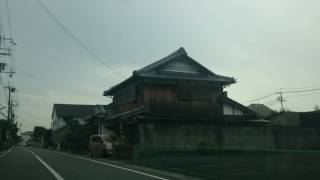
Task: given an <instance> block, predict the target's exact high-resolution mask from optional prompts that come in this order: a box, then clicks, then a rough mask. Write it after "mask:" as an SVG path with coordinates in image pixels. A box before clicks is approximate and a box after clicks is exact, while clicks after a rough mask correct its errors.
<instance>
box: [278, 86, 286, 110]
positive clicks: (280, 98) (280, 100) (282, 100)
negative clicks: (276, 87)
mask: <svg viewBox="0 0 320 180" xmlns="http://www.w3.org/2000/svg"><path fill="white" fill-rule="evenodd" d="M278 94H279V97H278V101H279V102H280V104H281V109H280V112H283V111H284V108H283V102H284V101H285V100H284V99H283V95H282V88H281V89H280V92H278Z"/></svg>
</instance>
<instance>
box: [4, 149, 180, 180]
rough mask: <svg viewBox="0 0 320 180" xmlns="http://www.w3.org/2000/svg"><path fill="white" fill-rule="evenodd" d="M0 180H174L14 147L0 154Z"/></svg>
mask: <svg viewBox="0 0 320 180" xmlns="http://www.w3.org/2000/svg"><path fill="white" fill-rule="evenodd" d="M0 179H1V180H6V179H10V180H15V179H17V180H22V179H23V180H24V179H32V180H37V179H41V180H46V179H49V180H51V179H52V180H55V179H58V180H62V179H75V180H82V179H92V180H100V179H104V180H106V179H108V180H113V179H115V180H122V179H128V180H165V179H177V178H171V177H170V176H165V175H163V174H161V175H157V174H156V173H155V174H152V173H150V172H148V171H143V170H140V169H139V170H137V169H133V168H128V167H124V166H121V165H119V164H114V163H110V162H108V161H107V160H100V159H89V158H87V157H82V156H77V155H70V154H66V153H60V152H55V151H51V150H43V149H38V148H30V147H28V148H25V147H15V148H13V149H12V150H11V151H10V152H8V153H6V154H3V155H0Z"/></svg>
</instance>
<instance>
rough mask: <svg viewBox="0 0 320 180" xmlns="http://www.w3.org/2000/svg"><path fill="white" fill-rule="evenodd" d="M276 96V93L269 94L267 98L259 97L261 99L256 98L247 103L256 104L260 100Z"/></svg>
mask: <svg viewBox="0 0 320 180" xmlns="http://www.w3.org/2000/svg"><path fill="white" fill-rule="evenodd" d="M274 95H276V93H271V94H268V95H265V96H262V97H259V98H255V99H252V100H250V101H247V102H246V103H249V102H256V101H259V100H262V99H265V98H268V97H271V96H274Z"/></svg>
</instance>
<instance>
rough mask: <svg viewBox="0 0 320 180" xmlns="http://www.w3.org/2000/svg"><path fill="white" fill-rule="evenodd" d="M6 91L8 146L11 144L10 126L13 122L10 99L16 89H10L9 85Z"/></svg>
mask: <svg viewBox="0 0 320 180" xmlns="http://www.w3.org/2000/svg"><path fill="white" fill-rule="evenodd" d="M5 88H6V89H8V93H9V96H8V112H7V121H8V138H9V142H10V144H11V143H12V125H13V123H14V122H12V121H13V113H12V98H11V93H14V92H15V91H16V88H14V87H11V86H10V85H8V86H6V87H5Z"/></svg>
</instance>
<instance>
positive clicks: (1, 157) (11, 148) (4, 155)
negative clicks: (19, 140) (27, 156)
mask: <svg viewBox="0 0 320 180" xmlns="http://www.w3.org/2000/svg"><path fill="white" fill-rule="evenodd" d="M13 148H14V146H12V147H11V148H10V149H9V150H8V151H7V152H5V153H3V154H2V155H1V156H0V158H2V157H3V156H5V155H7V154H8V153H9V152H10V151H11V150H12V149H13Z"/></svg>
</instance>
